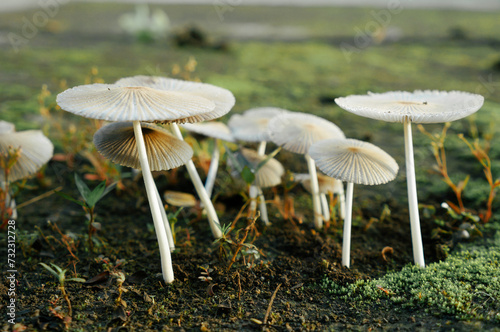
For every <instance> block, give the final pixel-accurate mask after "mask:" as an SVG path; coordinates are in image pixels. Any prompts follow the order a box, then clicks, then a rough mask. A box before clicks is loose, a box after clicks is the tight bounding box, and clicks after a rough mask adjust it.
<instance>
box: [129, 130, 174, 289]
mask: <svg viewBox="0 0 500 332" xmlns="http://www.w3.org/2000/svg"><path fill="white" fill-rule="evenodd" d="M133 124H134V135H135V140H136V143H137V151H138V153H139V162H140V164H141V169H142V177H143V179H144V185H145V186H146V193H147V196H148V201H149V207H150V209H151V214H152V216H153V223H154V225H155V231H156V238H157V239H158V247H159V248H160V258H161V270H162V275H163V280H165V282H167V283H171V282H173V281H174V271H173V268H172V258H171V257H170V248H169V243H168V238H167V233H166V231H165V226H164V224H163V218H162V215H161V210H160V205H159V202H158V197H157V195H158V191H157V189H156V185H155V183H154V181H153V175H152V174H151V170H150V168H149V162H148V156H147V153H146V145H145V144H144V137H143V136H142V129H141V123H140V121H134V122H133Z"/></svg>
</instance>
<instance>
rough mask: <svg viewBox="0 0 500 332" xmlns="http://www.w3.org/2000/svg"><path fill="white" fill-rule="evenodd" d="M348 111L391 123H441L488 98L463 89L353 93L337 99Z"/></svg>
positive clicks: (479, 104)
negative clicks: (407, 120)
mask: <svg viewBox="0 0 500 332" xmlns="http://www.w3.org/2000/svg"><path fill="white" fill-rule="evenodd" d="M335 102H336V103H337V105H339V106H340V107H342V108H343V109H345V110H346V111H348V112H351V113H354V114H357V115H360V116H364V117H367V118H371V119H377V120H383V121H387V122H404V121H405V119H409V120H410V121H411V122H415V123H440V122H448V121H455V120H458V119H461V118H464V117H466V116H468V115H470V114H472V113H475V112H476V111H477V110H479V109H480V108H481V106H482V105H483V102H484V97H483V96H481V95H477V94H473V93H468V92H462V91H450V92H447V91H436V90H433V91H431V90H425V91H421V90H415V91H413V92H407V91H394V92H385V93H371V92H369V93H368V94H367V95H352V96H347V97H341V98H336V99H335Z"/></svg>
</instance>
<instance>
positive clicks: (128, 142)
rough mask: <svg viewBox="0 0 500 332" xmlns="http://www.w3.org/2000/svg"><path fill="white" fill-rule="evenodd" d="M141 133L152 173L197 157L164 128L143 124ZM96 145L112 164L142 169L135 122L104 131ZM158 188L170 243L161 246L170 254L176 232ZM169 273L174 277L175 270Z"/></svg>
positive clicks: (95, 136)
mask: <svg viewBox="0 0 500 332" xmlns="http://www.w3.org/2000/svg"><path fill="white" fill-rule="evenodd" d="M141 130H142V134H143V136H144V144H145V147H146V154H147V156H148V163H149V165H150V167H151V171H161V170H169V169H172V168H176V167H179V166H182V165H184V164H185V163H186V162H187V161H188V160H189V159H191V157H192V156H193V149H191V147H190V146H189V144H187V143H186V142H184V141H182V140H180V139H177V138H175V137H174V136H172V134H170V132H168V131H167V130H165V129H164V128H162V127H160V126H157V125H155V124H152V123H144V122H143V123H141ZM94 145H95V146H96V149H97V151H99V153H100V154H102V155H103V156H104V157H105V158H107V159H109V160H111V161H112V162H114V163H116V164H119V165H122V166H127V167H131V168H134V169H141V163H140V160H139V154H138V151H137V142H136V140H135V134H134V128H133V124H132V122H115V123H111V124H108V125H106V126H104V127H102V128H101V129H99V130H98V131H97V132H96V133H95V134H94ZM154 187H155V190H156V196H157V200H158V204H159V205H160V212H161V215H162V220H163V225H164V227H165V231H166V233H167V238H168V243H160V241H162V239H161V238H160V239H159V240H158V245H159V246H167V247H170V251H174V250H175V244H174V238H173V236H172V230H171V228H170V224H169V222H168V218H167V214H166V212H165V209H163V208H162V206H163V203H162V201H161V197H160V194H159V193H158V189H157V188H156V185H155V186H154ZM166 268H167V270H168V269H170V270H171V269H172V266H171V265H168V264H167V265H166ZM169 273H172V275H173V270H172V272H169Z"/></svg>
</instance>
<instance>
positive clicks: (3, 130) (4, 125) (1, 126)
mask: <svg viewBox="0 0 500 332" xmlns="http://www.w3.org/2000/svg"><path fill="white" fill-rule="evenodd" d="M14 131H16V126H14V124H13V123H10V122H7V121H3V120H0V134H7V133H13V132H14Z"/></svg>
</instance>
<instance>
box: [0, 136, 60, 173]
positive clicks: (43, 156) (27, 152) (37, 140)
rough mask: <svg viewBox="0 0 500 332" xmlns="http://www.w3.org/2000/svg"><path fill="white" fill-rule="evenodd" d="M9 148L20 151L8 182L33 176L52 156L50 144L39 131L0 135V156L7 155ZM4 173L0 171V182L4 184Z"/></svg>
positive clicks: (52, 147)
mask: <svg viewBox="0 0 500 332" xmlns="http://www.w3.org/2000/svg"><path fill="white" fill-rule="evenodd" d="M9 146H10V147H12V148H14V149H18V148H20V149H21V154H20V156H19V159H18V160H17V162H16V163H15V164H14V166H13V167H12V168H11V169H10V173H9V178H8V180H9V182H13V181H17V180H20V179H24V178H26V177H28V176H30V175H33V174H35V173H36V172H37V171H38V170H39V169H40V167H42V166H43V165H44V164H46V163H47V162H48V161H49V160H50V158H52V155H53V154H54V146H53V145H52V142H51V141H50V140H49V139H48V138H47V137H45V135H44V134H43V133H42V132H41V131H40V130H26V131H19V132H9V133H5V134H0V154H2V155H5V154H7V153H8V149H9ZM4 181H5V177H4V171H3V169H2V170H1V171H0V182H4Z"/></svg>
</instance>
